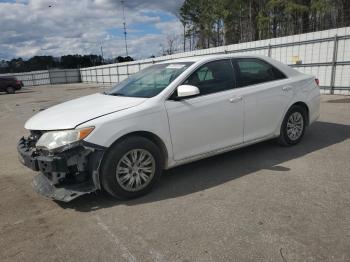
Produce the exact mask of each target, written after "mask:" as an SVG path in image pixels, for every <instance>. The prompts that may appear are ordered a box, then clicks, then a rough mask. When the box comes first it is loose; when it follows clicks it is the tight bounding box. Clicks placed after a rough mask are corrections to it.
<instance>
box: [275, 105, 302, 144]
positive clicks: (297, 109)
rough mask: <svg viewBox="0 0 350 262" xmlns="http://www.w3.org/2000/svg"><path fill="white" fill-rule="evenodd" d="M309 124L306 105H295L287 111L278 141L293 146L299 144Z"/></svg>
mask: <svg viewBox="0 0 350 262" xmlns="http://www.w3.org/2000/svg"><path fill="white" fill-rule="evenodd" d="M306 124H307V112H306V110H305V108H304V107H302V106H299V105H293V106H292V107H291V108H290V109H289V110H288V112H287V113H286V115H285V117H284V119H283V122H282V125H281V131H280V136H279V137H278V139H277V141H278V143H279V144H280V145H282V146H293V145H296V144H298V143H299V142H300V141H301V140H302V138H303V136H304V133H305V128H306Z"/></svg>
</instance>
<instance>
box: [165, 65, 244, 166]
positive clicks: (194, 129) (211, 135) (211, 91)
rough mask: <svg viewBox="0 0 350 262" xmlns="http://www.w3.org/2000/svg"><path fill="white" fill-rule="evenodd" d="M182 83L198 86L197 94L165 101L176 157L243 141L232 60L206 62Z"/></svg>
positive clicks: (180, 158)
mask: <svg viewBox="0 0 350 262" xmlns="http://www.w3.org/2000/svg"><path fill="white" fill-rule="evenodd" d="M184 84H188V85H194V86H197V87H198V88H199V91H200V94H199V96H196V97H194V98H188V99H183V100H180V101H174V100H171V99H169V100H167V101H166V102H165V107H166V110H167V113H168V119H169V126H170V133H171V139H172V144H173V153H174V158H175V160H183V159H186V158H190V157H193V156H196V155H200V154H205V153H208V152H211V151H215V150H217V149H222V148H225V147H229V146H232V145H236V144H240V143H242V142H243V100H242V97H241V96H240V94H239V90H235V79H234V72H233V68H232V64H231V61H230V60H218V61H213V62H209V63H207V64H205V65H203V66H201V67H200V68H199V69H198V70H196V71H195V72H194V73H193V74H192V75H191V76H190V77H189V78H188V79H187V80H186V81H185V82H184Z"/></svg>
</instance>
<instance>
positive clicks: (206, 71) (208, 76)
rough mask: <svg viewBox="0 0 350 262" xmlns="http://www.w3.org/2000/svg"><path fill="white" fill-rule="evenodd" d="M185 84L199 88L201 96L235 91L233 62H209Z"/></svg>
mask: <svg viewBox="0 0 350 262" xmlns="http://www.w3.org/2000/svg"><path fill="white" fill-rule="evenodd" d="M184 84H186V85H193V86H196V87H198V89H199V91H200V95H207V94H211V93H216V92H220V91H225V90H229V89H233V88H234V87H235V79H234V71H233V68H232V64H231V61H230V60H220V61H213V62H209V63H207V64H205V65H203V66H201V67H200V68H198V69H197V70H196V71H195V72H194V73H193V74H192V75H190V76H189V77H188V78H187V80H186V81H185V82H184Z"/></svg>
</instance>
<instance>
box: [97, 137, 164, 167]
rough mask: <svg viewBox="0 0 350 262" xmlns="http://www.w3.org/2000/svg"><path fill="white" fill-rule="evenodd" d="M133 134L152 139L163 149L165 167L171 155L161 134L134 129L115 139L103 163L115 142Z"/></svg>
mask: <svg viewBox="0 0 350 262" xmlns="http://www.w3.org/2000/svg"><path fill="white" fill-rule="evenodd" d="M131 136H139V137H144V138H146V139H148V140H150V141H151V142H153V143H154V144H155V145H156V146H157V147H158V148H159V150H160V151H161V154H162V156H163V159H162V165H163V168H165V167H166V166H167V162H168V157H169V153H168V149H167V147H166V145H165V143H164V141H163V140H162V139H161V138H160V137H159V136H157V135H156V134H154V133H152V132H150V131H133V132H130V133H127V134H124V135H122V136H121V137H119V138H118V139H117V140H115V141H114V142H113V143H112V144H111V145H110V146H109V148H108V149H107V150H106V152H105V154H104V156H103V159H102V161H101V163H102V162H103V161H104V157H105V156H106V154H107V153H108V151H109V149H110V148H112V147H113V146H114V145H115V144H117V143H119V142H121V141H122V140H124V139H126V138H128V137H131Z"/></svg>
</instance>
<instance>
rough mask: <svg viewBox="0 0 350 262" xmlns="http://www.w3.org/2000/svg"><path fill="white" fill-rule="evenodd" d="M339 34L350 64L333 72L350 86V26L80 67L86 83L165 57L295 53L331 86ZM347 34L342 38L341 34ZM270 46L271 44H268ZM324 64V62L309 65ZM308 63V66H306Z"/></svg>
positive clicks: (283, 57) (110, 79)
mask: <svg viewBox="0 0 350 262" xmlns="http://www.w3.org/2000/svg"><path fill="white" fill-rule="evenodd" d="M335 35H337V36H338V37H339V40H338V52H337V58H338V61H340V62H349V63H348V64H349V65H339V64H338V65H337V66H336V71H335V82H334V86H335V87H336V88H342V87H343V88H344V87H345V88H348V89H349V88H350V27H345V28H337V29H331V30H325V31H319V32H313V33H307V34H301V35H293V36H286V37H279V38H273V39H267V40H261V41H254V42H247V43H241V44H234V45H228V46H221V47H216V48H208V49H202V50H196V51H191V52H185V53H178V54H174V55H168V56H162V57H156V58H152V59H144V60H138V61H133V62H128V63H119V64H118V63H117V64H110V65H104V66H97V67H89V68H83V69H80V73H81V79H82V82H87V83H91V82H92V83H118V82H120V81H122V80H124V79H125V78H126V77H127V76H128V75H130V74H133V73H136V72H138V71H139V70H140V69H143V68H146V67H147V66H150V65H152V64H153V63H157V62H160V61H164V60H169V59H175V58H183V57H188V56H198V55H207V54H217V53H225V52H229V53H237V54H262V55H266V56H267V55H268V54H269V48H270V54H271V57H272V58H274V59H276V60H278V61H281V62H282V63H285V64H293V57H295V56H297V57H299V59H300V60H301V61H302V64H303V65H304V66H302V67H299V66H298V67H296V69H297V70H300V71H301V72H304V73H308V74H312V75H315V76H316V77H317V78H319V80H320V84H321V86H323V87H330V85H331V72H332V64H331V63H332V59H333V50H334V36H335ZM345 36H349V38H346V39H343V38H342V37H345ZM269 46H270V47H269ZM315 63H324V64H323V65H310V64H315ZM306 64H307V65H306Z"/></svg>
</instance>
